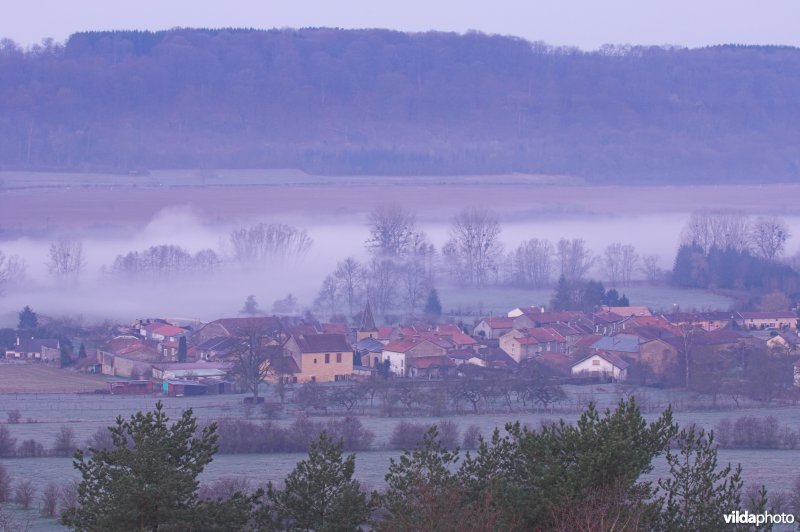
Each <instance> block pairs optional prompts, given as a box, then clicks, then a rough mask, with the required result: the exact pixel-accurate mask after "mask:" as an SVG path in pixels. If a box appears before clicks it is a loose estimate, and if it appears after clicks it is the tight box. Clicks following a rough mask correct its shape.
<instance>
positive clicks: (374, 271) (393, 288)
mask: <svg viewBox="0 0 800 532" xmlns="http://www.w3.org/2000/svg"><path fill="white" fill-rule="evenodd" d="M398 284H399V279H398V272H397V265H396V264H395V262H394V261H392V260H389V259H381V258H378V257H376V258H374V259H372V261H371V262H370V264H369V274H368V277H367V297H368V299H369V300H370V302H371V303H372V304H373V305H374V306H375V309H376V310H377V311H378V312H379V313H380V314H382V315H383V316H386V314H387V313H388V312H389V311H390V310H391V309H392V308H393V307H394V305H395V303H396V299H397V289H398Z"/></svg>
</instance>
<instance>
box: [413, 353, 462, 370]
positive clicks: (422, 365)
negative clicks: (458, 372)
mask: <svg viewBox="0 0 800 532" xmlns="http://www.w3.org/2000/svg"><path fill="white" fill-rule="evenodd" d="M408 365H409V366H411V367H414V368H417V369H429V368H432V367H440V368H441V367H452V366H455V362H453V361H452V360H450V358H449V357H447V356H445V355H432V356H424V357H415V358H413V359H412V360H411V361H410V362H409V363H408Z"/></svg>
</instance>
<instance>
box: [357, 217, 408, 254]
mask: <svg viewBox="0 0 800 532" xmlns="http://www.w3.org/2000/svg"><path fill="white" fill-rule="evenodd" d="M416 224H417V219H416V215H415V214H414V213H413V212H411V211H408V210H406V209H404V208H403V207H401V206H400V205H397V204H392V205H381V206H379V207H377V208H375V209H374V210H373V211H372V212H370V213H369V239H368V240H367V241H366V245H367V249H369V250H370V251H372V252H374V253H376V254H377V255H381V256H385V257H402V256H404V255H405V254H406V253H408V252H409V251H411V246H412V244H413V240H414V238H415V234H416V233H417V229H416Z"/></svg>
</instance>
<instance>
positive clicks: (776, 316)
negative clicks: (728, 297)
mask: <svg viewBox="0 0 800 532" xmlns="http://www.w3.org/2000/svg"><path fill="white" fill-rule="evenodd" d="M739 316H741V317H742V318H744V319H746V320H796V319H797V314H795V313H794V312H792V311H790V310H780V311H775V312H740V313H739Z"/></svg>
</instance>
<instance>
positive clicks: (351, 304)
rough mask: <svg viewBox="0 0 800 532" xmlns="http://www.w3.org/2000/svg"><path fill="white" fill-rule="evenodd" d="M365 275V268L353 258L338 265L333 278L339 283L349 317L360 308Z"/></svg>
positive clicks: (348, 258)
mask: <svg viewBox="0 0 800 532" xmlns="http://www.w3.org/2000/svg"><path fill="white" fill-rule="evenodd" d="M365 275H366V272H365V271H364V267H363V266H362V265H361V264H360V263H359V262H358V261H357V260H356V259H354V258H353V257H347V258H346V259H344V260H343V261H341V262H340V263H339V264H337V265H336V271H335V272H334V273H333V276H334V277H335V278H336V280H337V281H339V289H340V290H341V292H342V296H343V297H344V299H345V301H346V303H347V312H348V316H349V317H352V316H353V315H354V314H355V312H356V309H357V308H358V307H359V302H360V298H361V293H362V291H363V290H364V278H365Z"/></svg>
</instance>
